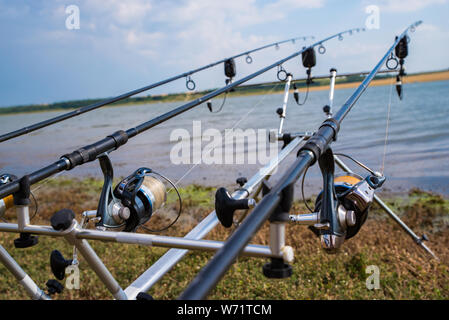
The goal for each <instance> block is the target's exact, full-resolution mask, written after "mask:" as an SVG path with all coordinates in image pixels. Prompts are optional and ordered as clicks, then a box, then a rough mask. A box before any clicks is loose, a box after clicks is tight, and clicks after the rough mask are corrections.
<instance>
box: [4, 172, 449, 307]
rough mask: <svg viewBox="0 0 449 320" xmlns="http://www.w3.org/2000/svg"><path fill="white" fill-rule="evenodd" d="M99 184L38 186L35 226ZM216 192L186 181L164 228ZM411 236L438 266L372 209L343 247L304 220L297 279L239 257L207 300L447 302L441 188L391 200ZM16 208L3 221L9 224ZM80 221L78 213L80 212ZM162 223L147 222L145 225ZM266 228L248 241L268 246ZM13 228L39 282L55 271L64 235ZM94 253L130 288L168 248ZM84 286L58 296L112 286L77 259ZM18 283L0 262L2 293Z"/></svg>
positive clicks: (190, 218)
mask: <svg viewBox="0 0 449 320" xmlns="http://www.w3.org/2000/svg"><path fill="white" fill-rule="evenodd" d="M100 189H101V183H100V182H99V181H96V180H92V179H90V180H89V179H85V180H75V181H73V180H56V181H53V182H50V183H48V184H47V185H46V186H45V187H42V188H40V189H39V191H38V192H37V193H36V196H37V198H38V201H39V215H38V216H37V217H36V218H35V219H34V220H33V222H34V223H39V224H43V223H45V224H48V220H49V218H50V216H51V215H52V214H53V213H54V212H55V211H57V210H59V209H62V208H66V207H68V208H71V209H73V210H74V211H75V212H76V213H77V214H79V213H81V212H82V211H83V210H87V209H92V208H95V207H96V205H97V201H98V197H99V190H100ZM214 191H215V190H214V189H211V188H202V187H199V186H190V187H188V188H185V189H183V190H182V193H183V198H184V205H185V211H184V213H183V218H182V219H181V220H180V221H179V222H178V223H177V224H176V225H175V227H174V228H172V229H170V230H169V231H167V232H165V233H164V234H168V235H183V234H185V232H187V231H188V230H189V229H190V228H191V227H192V226H194V225H195V223H196V222H197V221H199V220H200V219H201V218H203V217H205V216H206V215H207V214H208V213H209V212H210V211H211V210H212V209H213V195H214ZM388 203H389V204H390V205H392V206H393V207H394V208H395V209H396V210H397V212H400V213H402V218H403V219H404V221H405V222H407V223H408V224H409V225H410V226H411V227H412V228H413V229H414V230H415V231H416V232H417V233H419V234H420V233H422V232H426V233H427V234H428V236H429V238H430V239H431V243H430V244H429V246H430V247H431V248H432V249H433V250H434V251H435V252H436V254H437V255H438V256H439V257H440V259H441V261H440V262H439V263H438V262H436V261H433V260H431V259H429V257H428V256H426V255H425V254H424V252H423V250H421V249H420V248H419V247H418V246H417V245H415V244H414V243H413V241H412V240H411V239H410V238H409V237H408V236H407V235H406V234H405V233H403V232H402V231H401V230H400V229H399V228H398V227H397V226H396V225H395V224H394V222H393V221H392V220H391V219H389V218H388V217H386V216H385V215H384V214H383V213H381V211H380V209H379V208H377V207H374V208H372V210H371V212H370V217H369V219H368V221H367V223H366V224H365V225H364V226H363V228H362V230H361V231H360V233H359V234H358V235H357V236H356V237H355V238H353V239H350V240H348V241H347V242H346V243H345V244H344V247H343V249H342V250H341V252H340V253H339V254H336V255H328V254H326V253H324V252H323V251H322V250H321V249H320V246H319V241H318V239H317V238H316V237H315V236H314V235H313V234H312V233H311V232H310V231H309V230H308V229H307V228H305V227H303V226H293V225H290V226H288V229H287V230H288V232H287V243H288V244H289V245H291V246H292V247H293V248H294V250H295V261H294V263H293V276H292V277H290V278H288V279H284V280H271V279H266V278H265V277H264V276H263V275H262V272H261V269H262V266H263V264H264V263H266V262H267V261H266V260H265V259H256V258H241V259H239V260H238V262H237V263H235V264H234V265H233V266H232V267H231V269H230V270H229V272H228V273H227V274H226V276H225V277H224V278H223V279H222V280H221V281H220V283H219V284H218V286H217V287H216V289H215V290H214V291H213V292H212V294H211V296H210V298H213V299H448V298H449V233H448V225H449V201H448V200H445V199H443V198H442V197H440V196H438V195H432V194H429V193H424V192H421V191H417V190H413V191H412V192H410V194H409V196H408V197H406V198H395V199H390V201H388ZM304 209H305V207H304V205H303V204H302V203H295V205H294V211H295V212H305V210H304ZM13 214H14V212H9V213H8V215H7V218H8V219H9V220H10V221H13ZM77 218H79V215H78V216H77ZM165 223H167V221H166V220H165V219H163V218H158V219H152V220H151V221H150V225H149V226H151V227H154V228H157V227H160V226H162V225H164V224H165ZM228 235H229V230H226V229H224V228H222V227H221V226H219V227H217V228H216V229H214V230H213V231H212V232H211V233H210V234H209V235H208V237H207V238H208V239H226V237H227V236H228ZM267 235H268V226H267V225H265V226H264V227H263V228H262V230H260V231H259V232H258V233H257V235H256V236H255V237H254V238H253V241H252V243H261V244H266V243H267ZM16 237H17V235H16V234H6V233H3V234H2V237H1V238H0V244H1V245H3V246H4V247H5V248H6V249H7V250H8V251H9V252H10V254H11V255H12V256H13V257H14V258H15V259H16V260H17V261H18V262H19V263H20V264H21V266H22V267H23V268H24V269H25V270H26V271H27V272H28V273H29V275H30V276H31V277H32V278H33V279H34V280H35V281H36V283H37V284H38V285H39V286H41V287H44V286H45V282H46V281H47V280H48V279H50V278H53V275H52V274H51V271H50V266H49V256H50V252H51V250H53V249H58V250H60V251H61V252H62V253H63V254H64V255H65V256H66V257H69V256H70V255H71V250H72V249H71V247H70V246H69V245H68V244H67V243H66V242H65V241H64V240H62V239H55V238H49V237H43V236H41V237H40V238H39V245H37V246H35V247H32V248H29V249H25V250H23V249H22V250H19V249H15V248H14V246H13V245H12V241H13V239H14V238H16ZM91 244H92V246H93V247H94V249H95V250H96V251H97V253H98V255H99V256H100V257H101V258H102V259H103V261H104V263H105V264H106V266H108V268H109V270H110V271H111V273H112V274H113V275H114V276H115V277H116V278H117V280H118V281H119V283H120V284H121V285H122V287H126V286H128V285H129V284H131V283H132V281H133V280H134V279H135V278H136V277H137V276H138V275H139V274H141V273H142V272H143V271H145V270H146V269H147V268H148V267H149V266H151V264H152V263H154V262H155V261H156V260H157V259H158V258H159V257H160V256H161V255H162V254H163V253H164V252H166V249H162V248H151V247H143V246H136V245H123V244H116V243H103V242H98V241H95V242H94V241H91ZM211 256H212V254H210V253H198V252H191V253H189V254H188V255H187V256H186V257H185V258H184V259H183V260H182V261H181V262H180V263H178V264H177V265H176V266H175V267H174V268H173V269H172V270H171V271H170V272H169V273H168V274H167V275H166V276H165V277H164V278H163V279H162V280H161V281H160V282H159V283H157V284H156V285H155V286H154V287H153V288H152V289H151V290H150V291H149V293H150V294H152V295H153V296H154V297H155V298H156V299H174V298H176V297H177V296H178V295H179V294H180V293H181V292H182V290H183V289H184V288H185V287H186V285H187V284H188V283H189V282H190V281H191V280H192V279H193V278H194V276H195V275H196V274H197V272H198V271H199V270H200V269H201V267H203V266H204V265H205V264H206V263H207V261H208V259H210V257H211ZM368 265H377V266H378V267H379V268H380V287H381V288H380V290H368V289H367V288H366V285H365V281H366V278H367V276H368V275H367V274H366V273H365V268H366V266H368ZM80 272H81V289H80V290H65V291H64V292H63V293H62V294H61V295H59V296H56V297H55V298H57V299H110V298H111V295H110V293H109V292H108V291H107V290H106V289H105V287H104V285H103V284H102V283H101V282H100V281H99V279H98V278H97V277H96V275H95V274H94V273H93V272H92V270H91V269H90V268H89V267H88V266H87V264H86V263H85V262H84V261H83V259H82V258H81V264H80ZM26 298H27V296H26V294H25V292H24V290H23V289H22V287H21V286H20V285H19V284H18V283H17V282H16V281H15V279H14V278H13V277H12V276H11V274H10V273H9V272H8V271H7V270H6V269H5V267H4V266H3V265H0V299H26Z"/></svg>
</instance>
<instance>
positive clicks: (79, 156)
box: [0, 28, 363, 199]
mask: <svg viewBox="0 0 449 320" xmlns="http://www.w3.org/2000/svg"><path fill="white" fill-rule="evenodd" d="M354 30H362V31H363V29H362V28H354V29H349V30H346V31H343V32H339V33H336V34H334V35H332V36H329V37H327V38H324V39H322V40H320V41H317V42H315V43H314V44H312V45H310V46H308V47H303V49H301V50H299V51H297V52H295V53H293V54H291V55H289V56H287V57H286V58H283V59H281V60H278V61H276V62H275V63H273V64H271V65H269V66H267V67H265V68H262V69H260V70H258V71H256V72H254V73H252V74H250V75H248V76H246V77H244V78H242V79H239V80H236V81H234V82H231V83H229V84H228V85H226V86H224V87H222V88H219V89H217V90H214V91H212V92H210V93H208V94H206V95H204V96H202V97H200V98H198V99H195V100H192V101H190V102H188V103H186V104H183V105H181V106H179V107H177V108H175V109H172V110H171V111H168V112H166V113H164V114H162V115H160V116H158V117H155V118H153V119H151V120H149V121H146V122H144V123H141V124H140V125H138V126H136V127H133V128H130V129H128V130H126V131H124V130H119V131H116V132H114V133H112V134H111V135H108V136H107V137H106V138H104V139H101V140H99V141H97V142H95V143H93V144H90V145H87V146H84V147H82V148H80V149H78V150H75V151H73V152H72V153H69V154H65V155H63V156H61V158H60V159H59V160H58V161H56V162H54V163H52V164H50V165H48V166H46V167H43V168H41V169H39V170H37V171H34V172H32V173H30V174H27V175H24V176H23V177H22V178H20V179H17V180H14V181H8V183H6V184H3V185H1V186H0V199H3V198H5V197H7V196H10V195H13V194H16V195H17V197H18V198H20V197H21V194H20V193H21V192H22V193H23V192H25V194H27V189H29V187H30V185H32V184H35V183H37V182H39V181H41V180H44V179H46V178H48V177H50V176H52V175H54V174H56V173H58V172H61V171H64V170H72V169H73V168H75V167H77V166H79V165H82V164H84V163H87V162H91V161H94V160H96V159H98V157H99V156H100V155H102V154H105V153H109V152H111V151H113V150H116V149H118V148H119V147H121V146H122V145H124V144H126V143H127V142H128V140H129V139H130V138H133V137H135V136H136V135H138V134H140V133H142V132H144V131H146V130H148V129H150V128H153V127H155V126H157V125H159V124H161V123H163V122H165V121H167V120H169V119H171V118H173V117H175V116H178V115H180V114H182V113H184V112H186V111H188V110H190V109H192V108H194V107H196V106H198V105H201V104H203V103H205V102H207V101H208V100H210V99H212V98H214V97H216V96H219V95H221V94H223V93H226V92H229V91H230V90H231V89H233V88H235V87H237V86H239V85H241V84H243V83H245V82H247V81H249V80H251V79H253V78H255V77H257V76H259V75H261V74H263V73H265V72H267V71H269V70H271V69H273V68H276V67H278V68H279V67H282V64H283V63H285V62H287V61H289V60H291V59H293V58H295V57H298V56H300V55H301V56H302V61H303V65H304V66H307V68H308V71H309V75H310V70H311V69H312V67H313V66H315V64H316V58H315V51H314V48H315V47H317V46H318V47H319V48H324V45H323V43H325V42H327V41H329V40H331V39H334V38H337V37H338V38H339V39H341V38H342V35H343V34H346V33H349V34H352V33H353V31H354ZM324 51H325V49H324ZM321 52H323V49H321ZM22 195H23V194H22Z"/></svg>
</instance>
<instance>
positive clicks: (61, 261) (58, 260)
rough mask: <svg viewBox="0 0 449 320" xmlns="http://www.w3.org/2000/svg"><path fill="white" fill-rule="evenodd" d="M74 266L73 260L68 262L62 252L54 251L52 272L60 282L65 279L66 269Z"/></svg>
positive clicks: (51, 259) (52, 254)
mask: <svg viewBox="0 0 449 320" xmlns="http://www.w3.org/2000/svg"><path fill="white" fill-rule="evenodd" d="M71 264H72V260H66V259H65V258H64V256H63V255H62V253H61V252H59V251H58V250H53V251H52V252H51V255H50V267H51V272H53V274H54V276H55V277H56V279H58V280H62V279H64V276H65V268H67V267H68V266H70V265H71Z"/></svg>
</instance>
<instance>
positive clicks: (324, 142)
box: [179, 21, 421, 300]
mask: <svg viewBox="0 0 449 320" xmlns="http://www.w3.org/2000/svg"><path fill="white" fill-rule="evenodd" d="M419 24H421V21H418V22H416V23H414V24H413V25H411V26H409V27H408V28H407V29H406V30H405V31H404V32H403V33H402V34H401V36H399V37H398V38H397V39H396V40H395V41H394V44H393V45H392V46H391V47H390V48H389V49H388V51H387V53H386V54H385V55H384V56H383V57H382V58H381V60H380V61H379V62H378V64H377V65H376V66H375V67H374V68H373V69H372V71H371V72H370V74H369V75H368V76H367V77H366V78H365V80H364V81H363V82H362V83H361V84H360V86H359V87H358V88H357V89H356V90H355V92H354V93H353V94H352V95H351V96H350V97H349V98H348V99H347V100H346V102H345V103H344V104H343V106H342V107H341V108H340V109H339V110H338V112H337V113H336V114H335V116H334V117H332V118H329V119H326V120H325V121H324V122H323V124H322V125H321V126H320V128H319V129H318V131H316V133H315V134H314V135H313V136H312V137H311V138H310V139H309V140H308V141H307V143H306V144H305V145H304V146H303V147H302V148H301V149H300V150H299V152H298V156H297V158H296V160H295V162H294V163H293V165H292V166H291V167H290V168H289V169H288V170H287V172H286V173H285V174H283V175H282V177H281V178H280V179H279V181H278V182H277V183H276V185H275V186H274V187H273V188H271V190H270V191H269V192H268V194H267V195H266V196H265V197H263V198H262V200H261V201H260V202H259V203H258V205H257V206H256V207H255V208H254V210H253V211H252V213H251V214H250V215H248V217H247V218H246V219H245V220H244V221H243V222H242V224H241V225H240V226H239V227H238V229H237V230H235V232H234V233H233V234H232V235H231V236H230V237H229V239H228V240H227V242H226V244H225V245H224V246H223V247H222V249H220V250H219V251H218V252H217V253H216V254H215V255H214V257H213V258H212V260H210V261H209V262H208V264H207V265H206V266H205V267H204V268H203V269H202V270H201V271H200V273H199V274H198V275H197V276H196V277H195V279H193V280H192V282H191V283H190V285H189V286H188V287H187V289H186V290H185V291H184V292H183V293H182V294H181V295H180V297H179V299H181V300H199V299H204V298H205V297H206V296H207V295H208V294H209V292H210V291H211V290H212V289H213V288H214V287H215V286H216V284H217V283H218V281H219V280H220V279H221V278H222V277H223V275H224V274H225V273H226V271H227V270H228V269H229V268H230V266H231V265H232V264H233V263H234V262H235V259H236V258H237V257H238V255H239V253H240V252H241V251H242V249H243V248H244V247H245V246H246V244H247V243H248V242H249V241H250V240H251V238H252V237H253V236H254V234H255V233H256V232H257V231H258V230H259V229H260V228H261V227H262V225H263V223H264V222H265V221H266V220H267V219H268V218H269V217H270V216H271V215H272V214H273V213H274V212H275V211H276V210H277V208H280V209H283V208H284V206H286V205H287V206H288V204H285V201H287V202H288V201H289V200H291V199H289V196H288V194H289V191H291V190H290V189H292V187H293V185H294V183H295V182H296V181H297V180H298V179H299V177H300V176H301V175H302V173H303V172H304V171H305V170H306V168H308V167H309V166H311V165H313V164H314V163H316V162H317V161H318V159H320V158H321V156H322V155H325V154H326V153H328V150H330V149H328V147H329V146H330V144H331V143H332V142H333V141H334V140H336V138H337V134H338V132H339V129H340V125H341V123H342V121H343V120H344V118H345V117H346V115H347V114H348V113H349V112H350V111H351V109H352V107H353V106H354V105H355V103H356V102H357V100H358V99H359V98H360V96H361V95H362V93H363V92H364V91H365V90H366V88H367V87H368V85H369V84H370V82H371V81H372V80H373V78H374V77H375V75H376V74H377V72H378V71H379V70H380V68H381V67H382V65H383V64H384V63H385V62H386V60H387V59H388V57H389V55H390V53H391V52H392V51H393V50H394V49H395V47H396V46H397V45H398V43H399V41H400V40H401V39H402V38H403V37H405V36H406V35H407V33H408V31H409V30H410V29H411V28H412V27H413V28H415V27H416V26H418V25H419ZM320 167H321V163H320ZM323 179H324V176H323ZM281 202H284V203H282V206H281V207H279V205H280V204H281ZM277 211H279V210H277Z"/></svg>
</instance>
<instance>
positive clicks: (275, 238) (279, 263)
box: [263, 181, 294, 279]
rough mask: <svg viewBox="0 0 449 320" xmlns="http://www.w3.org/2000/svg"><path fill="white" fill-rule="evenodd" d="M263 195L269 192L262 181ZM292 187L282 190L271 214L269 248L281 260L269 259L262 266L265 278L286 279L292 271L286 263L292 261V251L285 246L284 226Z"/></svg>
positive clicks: (291, 196)
mask: <svg viewBox="0 0 449 320" xmlns="http://www.w3.org/2000/svg"><path fill="white" fill-rule="evenodd" d="M263 186H264V190H263V193H264V194H266V193H267V192H268V191H269V187H268V184H267V182H265V181H264V184H263ZM293 191H294V185H293V184H290V185H288V186H287V187H286V188H285V189H284V190H282V198H281V201H280V203H279V206H278V207H277V208H276V210H275V211H274V212H273V214H272V215H271V217H270V218H269V221H270V248H271V252H272V253H273V254H274V255H278V256H282V258H270V259H271V261H270V262H268V263H266V264H265V265H264V266H263V274H264V276H266V277H267V278H277V279H282V278H288V277H290V276H291V275H292V273H293V269H292V267H291V265H289V264H288V262H292V261H293V249H292V247H290V246H286V245H285V224H286V223H287V222H288V221H289V212H290V209H291V207H292V204H293Z"/></svg>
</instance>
